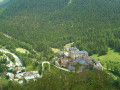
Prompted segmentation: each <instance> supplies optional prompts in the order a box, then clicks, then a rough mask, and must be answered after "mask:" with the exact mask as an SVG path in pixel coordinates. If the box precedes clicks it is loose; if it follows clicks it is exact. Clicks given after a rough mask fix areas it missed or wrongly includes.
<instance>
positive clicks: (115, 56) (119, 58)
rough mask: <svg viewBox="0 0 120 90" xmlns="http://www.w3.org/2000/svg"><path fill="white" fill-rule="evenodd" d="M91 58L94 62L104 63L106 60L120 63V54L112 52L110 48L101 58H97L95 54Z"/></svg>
mask: <svg viewBox="0 0 120 90" xmlns="http://www.w3.org/2000/svg"><path fill="white" fill-rule="evenodd" d="M91 57H92V58H94V59H96V60H100V61H101V62H105V61H108V60H111V61H117V62H120V53H118V52H114V50H113V49H111V48H108V52H107V55H103V56H99V57H98V55H97V54H94V55H92V56H91Z"/></svg>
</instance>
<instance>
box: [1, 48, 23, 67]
mask: <svg viewBox="0 0 120 90" xmlns="http://www.w3.org/2000/svg"><path fill="white" fill-rule="evenodd" d="M0 52H3V53H5V54H6V53H8V54H11V55H12V56H13V57H14V59H15V61H16V64H17V66H22V62H21V60H20V59H19V58H18V57H17V56H16V55H15V54H14V53H11V52H10V51H8V50H7V49H2V48H0Z"/></svg>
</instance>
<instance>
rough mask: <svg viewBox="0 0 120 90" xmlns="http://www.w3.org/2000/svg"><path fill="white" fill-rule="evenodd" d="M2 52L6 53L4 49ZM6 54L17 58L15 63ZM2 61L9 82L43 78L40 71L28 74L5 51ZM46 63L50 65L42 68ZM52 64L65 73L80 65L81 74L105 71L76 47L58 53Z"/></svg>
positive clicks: (98, 63) (85, 52) (86, 53)
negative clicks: (84, 71) (90, 70)
mask: <svg viewBox="0 0 120 90" xmlns="http://www.w3.org/2000/svg"><path fill="white" fill-rule="evenodd" d="M1 51H2V52H4V50H2V49H1ZM6 53H9V54H11V55H12V56H13V57H14V58H15V61H14V62H13V61H12V60H11V59H10V58H9V57H8V56H7V55H6ZM0 60H1V64H2V65H5V66H6V67H7V69H6V71H4V72H3V76H5V77H6V78H7V79H8V80H12V81H17V82H19V83H23V80H24V79H25V80H27V81H28V80H30V79H33V80H35V79H36V78H39V77H41V75H40V74H39V72H38V71H29V72H26V68H25V67H23V66H22V62H21V61H20V59H19V58H18V57H17V56H16V55H15V54H13V53H10V52H8V51H5V53H3V56H2V57H0ZM44 63H48V64H49V65H50V63H49V62H47V61H45V62H43V63H42V67H43V64H44ZM52 63H53V64H54V66H56V67H58V68H59V69H62V70H65V71H75V68H76V65H78V64H79V72H81V71H83V70H86V69H92V70H103V66H102V65H101V63H100V61H97V60H95V59H93V58H91V57H90V56H89V55H88V52H87V51H79V49H77V48H76V47H69V48H66V49H65V50H64V51H60V52H58V56H57V57H55V58H53V59H52ZM42 69H43V70H42V71H44V68H42ZM49 70H50V67H49Z"/></svg>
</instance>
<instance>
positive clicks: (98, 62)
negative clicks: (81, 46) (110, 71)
mask: <svg viewBox="0 0 120 90" xmlns="http://www.w3.org/2000/svg"><path fill="white" fill-rule="evenodd" d="M92 60H93V61H95V62H96V63H100V61H97V60H95V59H93V58H92Z"/></svg>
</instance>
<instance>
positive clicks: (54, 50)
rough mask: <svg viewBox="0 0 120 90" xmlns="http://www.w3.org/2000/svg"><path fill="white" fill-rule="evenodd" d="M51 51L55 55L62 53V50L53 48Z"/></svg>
mask: <svg viewBox="0 0 120 90" xmlns="http://www.w3.org/2000/svg"><path fill="white" fill-rule="evenodd" d="M51 49H52V51H53V52H54V53H58V52H59V51H60V49H57V48H51Z"/></svg>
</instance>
